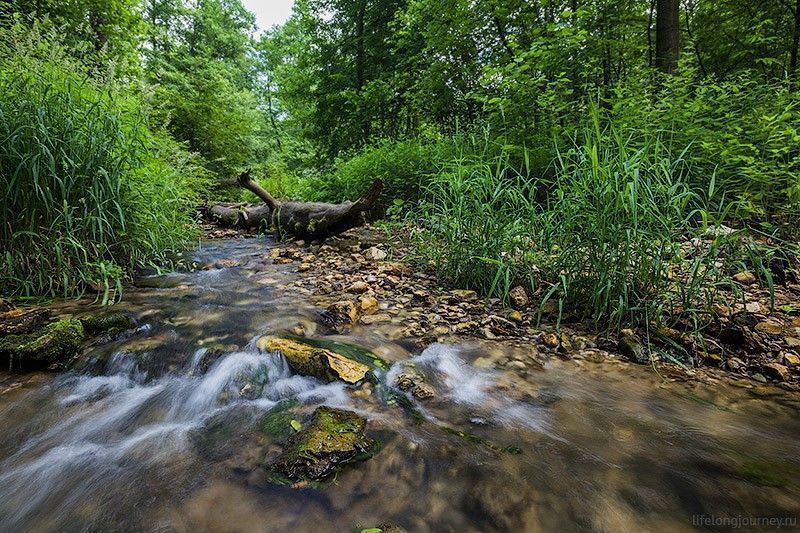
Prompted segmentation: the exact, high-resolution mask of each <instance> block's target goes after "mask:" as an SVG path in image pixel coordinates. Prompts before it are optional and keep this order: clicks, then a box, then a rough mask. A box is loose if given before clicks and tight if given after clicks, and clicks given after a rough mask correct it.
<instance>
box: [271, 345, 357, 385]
mask: <svg viewBox="0 0 800 533" xmlns="http://www.w3.org/2000/svg"><path fill="white" fill-rule="evenodd" d="M258 348H259V349H260V350H262V351H265V352H279V353H280V354H281V355H283V356H284V357H285V358H286V360H287V361H288V362H289V366H290V367H291V368H292V370H294V371H295V372H297V373H298V374H302V375H304V376H313V377H316V378H319V379H323V380H325V381H336V380H341V381H344V382H345V383H350V384H353V383H358V382H359V381H361V380H363V379H364V378H365V377H366V376H367V372H369V371H370V367H368V366H367V365H365V364H364V363H361V362H359V361H356V360H354V359H351V358H348V357H345V356H344V355H341V354H339V353H336V352H334V351H333V350H329V349H326V348H321V347H317V346H312V345H310V344H306V343H303V342H300V341H299V340H294V339H286V338H282V337H274V336H271V335H270V336H266V337H261V338H260V339H259V340H258Z"/></svg>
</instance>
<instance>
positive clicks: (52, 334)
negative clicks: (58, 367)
mask: <svg viewBox="0 0 800 533" xmlns="http://www.w3.org/2000/svg"><path fill="white" fill-rule="evenodd" d="M84 339H85V332H84V329H83V324H81V322H80V320H59V321H58V322H54V323H53V324H50V325H47V326H45V327H43V328H41V329H40V330H38V331H35V332H33V333H27V334H24V335H8V336H6V337H3V338H2V339H0V356H3V357H6V358H8V359H9V361H10V364H11V366H14V365H16V366H19V367H29V366H46V365H52V364H63V365H66V364H67V363H68V362H69V360H70V359H71V358H72V357H73V356H75V355H77V353H78V351H79V350H80V347H81V343H82V342H83V341H84Z"/></svg>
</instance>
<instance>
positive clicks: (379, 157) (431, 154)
mask: <svg viewBox="0 0 800 533" xmlns="http://www.w3.org/2000/svg"><path fill="white" fill-rule="evenodd" d="M454 151H455V142H454V141H453V140H438V141H425V140H421V139H410V140H404V141H383V142H381V143H378V144H376V145H374V146H370V147H367V148H365V149H363V150H362V151H360V152H358V153H357V154H356V155H354V156H353V157H350V158H340V159H337V160H336V163H335V164H334V167H333V169H332V170H331V171H329V172H326V173H324V174H322V175H321V176H320V177H318V178H317V179H316V180H312V181H311V182H310V183H309V184H308V185H307V186H308V187H309V189H310V190H307V196H309V197H310V198H309V199H315V200H325V201H331V202H342V201H345V200H355V199H357V198H359V197H360V196H361V195H362V194H364V192H366V190H367V189H368V188H369V186H370V184H372V182H373V181H374V180H375V179H376V178H381V179H382V180H383V181H384V192H383V196H382V199H383V200H382V201H383V205H384V207H385V206H387V205H390V204H391V202H392V200H394V199H400V200H405V201H415V200H417V199H418V198H419V195H420V191H421V190H422V188H423V186H424V185H425V183H426V182H427V180H428V179H429V178H430V177H431V176H433V175H434V174H436V173H437V172H438V169H439V166H440V165H442V164H444V163H445V162H447V161H449V160H450V159H451V158H452V154H453V153H454Z"/></svg>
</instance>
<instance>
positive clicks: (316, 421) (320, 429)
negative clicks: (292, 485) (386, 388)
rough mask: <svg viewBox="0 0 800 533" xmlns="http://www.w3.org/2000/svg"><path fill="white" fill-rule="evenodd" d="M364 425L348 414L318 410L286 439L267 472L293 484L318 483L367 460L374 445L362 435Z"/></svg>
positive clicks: (330, 408)
mask: <svg viewBox="0 0 800 533" xmlns="http://www.w3.org/2000/svg"><path fill="white" fill-rule="evenodd" d="M366 424H367V421H366V420H365V419H364V418H362V417H360V416H358V415H357V414H355V413H353V412H351V411H344V410H342V409H334V408H332V407H326V406H322V407H318V408H317V409H316V411H314V415H313V417H312V419H311V422H310V423H309V424H308V425H307V426H306V427H305V428H303V429H302V430H300V431H299V432H297V433H295V434H294V435H292V436H291V437H289V439H288V440H287V442H286V445H285V446H284V449H283V452H282V453H281V454H280V456H278V458H277V459H275V461H273V462H272V464H270V465H269V470H271V471H272V472H274V473H276V474H278V475H280V476H283V477H286V478H289V479H291V480H294V481H300V480H309V481H321V480H323V479H325V478H327V477H328V476H330V475H331V474H333V473H334V472H336V471H337V470H338V469H339V467H340V466H342V465H345V464H348V463H353V462H356V461H362V460H365V459H367V458H368V456H369V454H370V453H371V452H372V451H373V450H374V448H375V441H373V440H372V439H370V438H369V437H367V436H366V435H365V434H364V428H365V427H366Z"/></svg>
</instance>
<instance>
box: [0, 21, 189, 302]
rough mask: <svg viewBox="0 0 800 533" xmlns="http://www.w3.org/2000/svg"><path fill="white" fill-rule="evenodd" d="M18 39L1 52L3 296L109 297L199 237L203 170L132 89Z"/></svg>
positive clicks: (40, 41)
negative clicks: (150, 119)
mask: <svg viewBox="0 0 800 533" xmlns="http://www.w3.org/2000/svg"><path fill="white" fill-rule="evenodd" d="M19 35H20V33H19V32H18V31H16V30H10V31H8V32H7V33H5V34H4V35H3V37H4V38H5V39H4V40H8V41H9V43H10V46H9V47H7V48H4V49H3V50H2V52H0V92H2V94H3V98H2V100H0V192H2V194H3V195H4V201H3V203H2V204H0V254H1V255H2V263H3V268H2V271H1V272H0V292H5V293H16V294H24V295H34V294H36V295H42V294H50V295H56V294H60V295H65V296H67V295H76V294H79V293H81V292H82V291H84V290H85V289H86V287H94V288H96V289H98V290H101V291H103V292H104V293H105V296H106V297H108V295H109V294H110V292H111V289H112V288H114V287H116V288H117V289H119V288H120V286H121V280H122V279H123V278H124V277H125V276H126V275H127V274H129V273H130V272H131V270H132V269H133V268H135V267H137V266H143V265H147V264H155V263H164V262H167V261H168V260H169V259H170V257H171V254H172V253H173V252H175V251H176V250H179V249H181V248H182V247H183V246H185V245H186V244H187V243H188V242H190V241H191V240H192V239H194V238H195V237H196V236H197V225H196V224H195V220H194V207H195V206H196V205H197V203H198V198H199V195H200V194H201V193H202V190H203V188H204V178H203V176H204V174H203V172H202V170H201V169H200V167H199V165H198V164H197V162H196V161H195V158H194V156H192V155H190V154H188V153H187V152H186V150H185V149H184V148H183V147H182V146H180V145H178V144H176V143H175V142H174V141H171V140H169V138H168V137H166V136H164V135H154V134H152V133H151V132H150V131H149V129H148V125H147V121H146V117H145V116H144V115H143V114H142V113H141V112H140V111H139V109H140V107H141V106H140V102H139V101H138V99H137V98H136V97H135V96H134V95H132V94H131V92H130V91H127V90H126V89H125V88H124V87H123V86H121V85H119V84H117V83H116V82H115V81H114V80H101V79H96V78H92V77H90V75H89V74H87V73H88V72H90V69H88V68H86V66H85V65H83V64H81V63H80V62H78V61H76V60H72V59H69V58H67V57H66V56H65V54H64V53H63V51H62V50H61V48H60V47H59V46H58V44H57V43H54V42H52V41H51V40H49V39H45V38H41V37H37V36H34V37H33V38H31V39H30V40H28V41H25V40H20V39H19V38H18V37H19Z"/></svg>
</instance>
